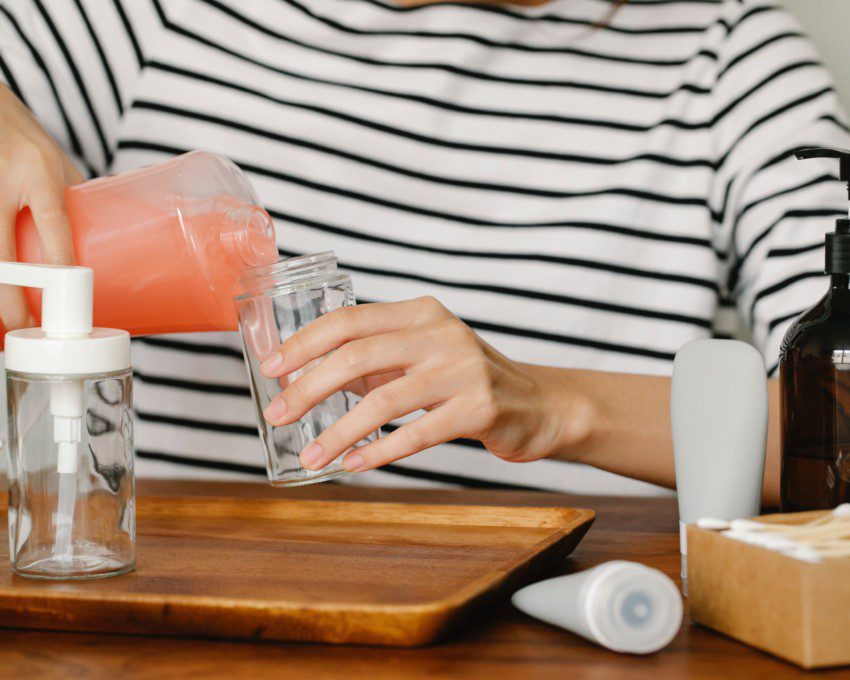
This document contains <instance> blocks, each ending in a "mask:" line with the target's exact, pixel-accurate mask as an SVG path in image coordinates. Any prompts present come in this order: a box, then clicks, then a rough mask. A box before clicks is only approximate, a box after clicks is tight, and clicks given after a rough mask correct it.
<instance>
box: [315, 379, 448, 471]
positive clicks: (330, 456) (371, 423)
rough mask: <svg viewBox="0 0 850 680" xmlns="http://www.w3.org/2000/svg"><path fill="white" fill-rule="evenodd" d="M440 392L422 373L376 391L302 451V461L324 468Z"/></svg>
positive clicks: (434, 397) (428, 403)
mask: <svg viewBox="0 0 850 680" xmlns="http://www.w3.org/2000/svg"><path fill="white" fill-rule="evenodd" d="M437 393H438V386H437V384H436V382H434V381H428V380H424V379H423V378H422V377H421V376H419V375H406V376H404V377H403V378H399V379H398V380H393V381H392V382H390V383H387V384H386V385H383V386H381V387H378V388H377V389H374V390H372V391H371V392H369V394H367V395H366V396H365V397H364V398H363V400H362V401H361V402H360V403H359V404H357V406H355V407H354V408H353V409H352V410H351V411H349V412H348V413H346V414H345V415H344V416H343V417H342V418H340V419H339V420H338V421H337V422H336V423H334V424H333V425H332V426H331V427H329V428H328V429H327V430H325V431H324V432H322V434H320V435H319V436H318V437H317V438H316V440H315V441H314V442H313V443H312V444H310V445H309V446H307V447H306V448H305V449H304V451H302V452H301V464H302V465H303V466H304V467H305V468H307V469H308V470H318V469H320V468H323V467H324V466H325V465H327V464H328V463H330V462H331V461H333V460H334V459H336V458H337V457H338V456H339V455H340V454H342V453H344V452H345V451H346V450H348V449H349V448H351V447H352V446H354V445H355V444H357V442H359V441H360V440H362V439H363V438H364V437H366V436H368V435H369V434H370V433H371V432H374V431H375V430H377V429H378V428H379V427H381V426H382V425H386V424H387V423H388V422H390V421H391V420H393V419H395V418H400V417H401V416H405V415H407V414H409V413H413V412H414V411H416V410H418V409H420V408H422V407H424V406H428V405H430V404H433V403H435V402H437V401H438V400H439V397H438V396H437ZM405 427H406V426H405Z"/></svg>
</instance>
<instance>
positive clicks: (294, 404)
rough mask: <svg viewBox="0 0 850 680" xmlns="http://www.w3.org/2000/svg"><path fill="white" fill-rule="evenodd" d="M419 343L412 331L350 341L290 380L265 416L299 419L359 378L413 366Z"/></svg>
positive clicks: (283, 422) (270, 419) (275, 419)
mask: <svg viewBox="0 0 850 680" xmlns="http://www.w3.org/2000/svg"><path fill="white" fill-rule="evenodd" d="M415 344H416V343H415V341H414V338H412V337H411V335H410V333H409V332H408V331H402V332H395V333H383V334H381V335H376V336H374V337H371V338H362V339H360V340H353V341H351V342H348V343H346V344H345V345H343V346H342V347H340V348H339V349H338V350H336V351H335V352H333V353H332V354H330V355H328V356H327V357H326V358H325V359H324V360H323V361H322V362H321V363H319V364H317V365H316V366H314V367H313V368H311V369H310V370H309V371H308V372H307V373H305V374H304V375H302V376H301V377H299V378H298V379H297V380H294V381H293V382H292V383H290V384H289V385H288V386H287V387H286V388H285V389H284V390H283V392H281V393H280V394H279V395H278V396H277V397H275V398H274V399H273V400H272V401H271V403H270V404H269V405H268V407H267V408H266V410H265V412H264V416H265V418H266V420H268V422H270V423H271V424H272V425H275V426H280V425H287V424H289V423H292V422H295V421H296V420H298V419H299V418H301V417H302V416H303V415H304V414H305V413H307V411H309V410H310V409H311V408H313V407H314V406H315V405H316V404H318V403H319V402H320V401H322V400H324V399H327V398H328V397H329V396H331V395H332V394H334V393H335V392H339V391H340V390H342V389H344V388H345V386H346V385H349V384H351V383H353V382H354V381H355V380H356V379H357V378H364V377H366V376H372V375H376V374H380V373H388V372H390V371H397V370H400V369H402V368H405V367H406V366H409V365H410V364H411V363H413V362H414V361H415V360H416V359H417V355H418V354H419V353H420V352H417V351H416V347H415ZM355 441H357V440H355Z"/></svg>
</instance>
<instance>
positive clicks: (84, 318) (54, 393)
mask: <svg viewBox="0 0 850 680" xmlns="http://www.w3.org/2000/svg"><path fill="white" fill-rule="evenodd" d="M0 283H5V284H11V285H15V286H24V287H28V288H41V289H43V291H44V292H43V294H42V312H41V328H42V330H43V331H44V334H45V337H46V338H47V339H49V340H58V341H64V340H74V339H78V338H86V337H89V336H90V335H91V332H92V293H93V274H92V270H91V269H87V268H85V267H53V266H49V265H38V264H20V263H17V262H0ZM68 368H69V371H68V372H69V373H73V372H74V371H73V370H70V369H72V368H73V367H71V366H69V367H68ZM50 414H51V415H52V416H53V440H54V442H55V443H56V445H57V458H56V460H57V464H56V465H57V472H58V474H59V490H58V502H57V508H56V523H55V524H56V534H55V536H54V542H53V556H54V558H56V559H58V560H60V561H69V560H70V559H71V557H72V549H71V536H72V531H73V524H74V508H75V506H76V499H77V461H78V458H79V445H80V441H81V439H82V420H83V416H84V414H85V404H84V403H83V381H82V380H75V379H74V378H72V377H68V378H67V379H66V380H62V381H55V382H53V383H52V384H51V386H50Z"/></svg>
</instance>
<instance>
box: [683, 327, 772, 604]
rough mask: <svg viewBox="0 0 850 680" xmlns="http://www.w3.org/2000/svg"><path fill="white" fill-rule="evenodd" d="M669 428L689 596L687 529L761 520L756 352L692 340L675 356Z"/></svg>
mask: <svg viewBox="0 0 850 680" xmlns="http://www.w3.org/2000/svg"><path fill="white" fill-rule="evenodd" d="M670 426H671V429H672V432H673V456H674V459H675V465H676V491H677V494H678V497H679V535H680V547H681V553H682V590H683V592H684V594H685V596H687V594H688V581H687V577H688V566H687V565H688V544H687V528H686V527H687V525H688V524H694V523H696V522H698V521H699V520H701V519H705V518H712V519H715V520H732V519H736V518H738V517H752V516H754V515H757V514H758V513H759V507H760V504H761V489H762V483H763V479H764V456H765V444H766V441H767V374H766V369H765V365H764V359H763V358H762V356H761V354H759V352H758V350H757V349H756V348H755V347H753V346H752V345H749V344H747V343H745V342H740V341H738V340H695V341H694V342H690V343H688V344H687V345H685V346H684V347H683V348H682V349H681V350H679V352H678V353H677V354H676V358H675V360H674V361H673V380H672V385H671V389H670Z"/></svg>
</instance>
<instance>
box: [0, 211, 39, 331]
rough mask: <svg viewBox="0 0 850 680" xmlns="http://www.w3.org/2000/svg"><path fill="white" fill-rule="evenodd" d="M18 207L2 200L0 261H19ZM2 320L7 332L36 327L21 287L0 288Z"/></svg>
mask: <svg viewBox="0 0 850 680" xmlns="http://www.w3.org/2000/svg"><path fill="white" fill-rule="evenodd" d="M17 216H18V206H17V204H15V203H14V202H12V201H11V200H8V199H6V200H4V199H2V198H0V260H2V261H5V262H14V261H15V260H17V253H16V249H15V220H16V218H17ZM0 320H2V322H3V327H4V328H5V330H7V331H13V330H15V329H17V328H28V327H30V326H34V325H35V318H34V317H33V316H32V314H31V313H30V309H29V305H27V302H26V298H25V297H24V289H23V288H20V287H19V286H0Z"/></svg>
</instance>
